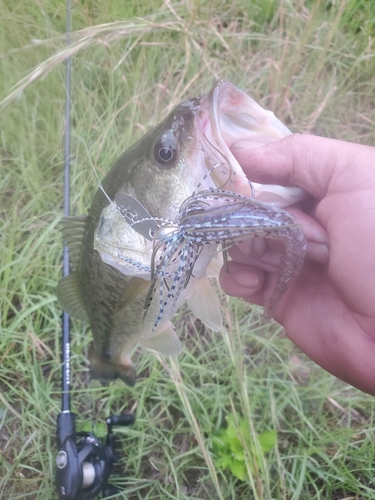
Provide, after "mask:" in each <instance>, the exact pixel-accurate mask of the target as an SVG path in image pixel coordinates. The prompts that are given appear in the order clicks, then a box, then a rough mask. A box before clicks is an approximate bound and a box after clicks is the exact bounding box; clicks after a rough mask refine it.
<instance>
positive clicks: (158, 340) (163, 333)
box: [140, 321, 182, 356]
mask: <svg viewBox="0 0 375 500" xmlns="http://www.w3.org/2000/svg"><path fill="white" fill-rule="evenodd" d="M140 345H141V347H143V349H147V350H148V351H151V352H154V353H156V354H162V355H163V356H178V355H179V354H180V352H181V349H182V344H181V342H180V340H179V339H178V337H177V335H176V332H175V330H174V327H173V325H172V323H171V322H170V321H168V323H167V324H166V326H164V327H163V328H162V329H161V330H158V331H157V332H156V334H155V335H154V336H152V337H150V338H148V339H145V340H142V342H140Z"/></svg>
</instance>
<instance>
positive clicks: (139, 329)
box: [56, 80, 306, 386]
mask: <svg viewBox="0 0 375 500" xmlns="http://www.w3.org/2000/svg"><path fill="white" fill-rule="evenodd" d="M290 133H291V132H290V131H289V129H288V128H287V127H286V126H285V125H283V124H282V123H281V122H280V121H279V120H278V119H277V118H276V117H275V115H274V114H273V113H272V112H271V111H268V110H265V109H263V108H262V107H261V106H260V105H258V104H257V103H256V102H255V101H254V100H253V99H252V98H251V97H250V96H248V95H247V94H245V93H244V92H242V91H241V90H240V89H238V88H237V87H236V86H234V85H233V84H232V83H230V82H228V81H226V80H220V81H219V82H218V83H217V84H215V85H214V87H213V88H212V89H211V91H210V92H208V94H204V95H201V96H199V97H194V98H191V99H188V100H187V101H184V102H183V103H181V104H180V105H179V106H177V107H176V108H175V109H174V110H173V111H172V112H171V113H170V114H169V115H168V116H167V117H166V118H165V119H164V120H163V121H162V122H161V123H160V124H159V125H157V126H156V127H155V128H154V129H152V130H151V131H149V132H148V133H146V134H145V135H144V136H143V137H142V138H141V139H140V140H139V141H138V142H136V143H135V144H134V145H132V146H131V147H130V148H129V149H128V150H127V151H125V152H124V153H123V154H122V155H121V156H120V157H119V159H118V160H117V161H116V162H115V163H114V165H113V166H112V168H111V169H110V171H109V172H108V174H107V175H106V176H105V177H104V179H103V180H102V182H101V185H100V186H99V188H98V190H97V192H96V194H95V196H94V199H93V202H92V204H91V207H90V209H89V211H88V214H87V216H78V217H76V216H73V217H68V218H65V219H64V220H63V222H62V226H63V227H62V233H63V239H64V241H65V244H66V245H67V246H68V247H69V251H70V259H71V264H72V267H73V269H74V270H73V271H72V272H71V273H70V274H69V275H68V276H66V277H64V278H62V280H61V281H60V282H59V284H58V286H57V289H56V295H57V298H58V300H59V303H60V305H61V307H62V308H63V309H64V310H65V311H67V312H68V313H69V314H70V315H71V316H72V317H76V318H78V319H81V320H82V321H86V322H89V324H90V327H91V331H92V335H93V348H92V351H91V354H90V373H91V377H92V378H98V379H101V380H112V379H116V378H120V379H122V380H123V381H124V382H125V383H126V384H127V385H129V386H133V385H134V384H135V382H136V370H135V367H134V365H133V362H132V359H131V355H132V353H133V351H134V350H135V348H136V347H137V346H141V347H142V348H143V349H146V350H149V351H151V352H153V353H158V354H162V355H167V356H176V355H178V354H179V353H180V351H181V349H182V345H181V342H180V340H179V339H178V337H177V334H176V332H175V328H174V326H173V323H172V322H171V318H172V317H173V315H174V314H175V312H176V311H177V310H178V309H179V307H180V306H181V305H182V304H183V303H184V302H185V301H187V304H188V306H189V307H190V309H191V310H192V311H193V313H194V314H195V315H196V316H198V317H199V318H200V319H201V320H202V322H203V323H204V324H205V325H206V326H208V327H209V328H211V329H213V330H214V331H218V330H220V328H221V326H222V317H221V312H220V301H219V299H218V296H217V293H216V291H215V288H214V287H213V285H212V284H211V282H210V280H209V278H210V277H212V276H217V274H218V271H219V270H220V267H221V264H222V261H221V259H220V257H219V254H218V248H219V246H220V245H222V247H221V248H222V249H223V250H224V255H225V256H226V249H227V247H228V246H230V245H232V244H235V243H236V242H238V241H242V240H244V239H246V238H251V237H266V238H274V239H278V240H280V241H281V242H282V243H283V244H284V246H285V248H286V251H285V255H284V258H283V265H282V266H281V267H282V270H281V273H280V277H279V280H278V284H277V287H276V289H275V292H274V294H273V296H272V297H271V300H270V304H269V305H268V311H269V312H271V311H272V308H273V307H274V306H275V305H276V303H277V302H278V300H279V298H280V296H281V295H282V293H284V291H285V289H286V287H287V286H288V283H289V282H290V280H291V279H293V277H294V276H295V275H296V274H298V272H299V270H300V268H301V266H302V263H303V257H304V251H305V247H306V242H305V240H304V235H303V231H302V229H301V228H300V227H299V226H298V225H297V224H296V223H295V221H294V219H293V218H292V217H291V216H290V215H289V214H288V213H287V212H286V211H285V210H283V207H286V206H288V205H291V204H293V203H295V202H296V201H298V200H300V199H302V198H303V197H304V196H305V193H304V192H303V190H301V189H300V188H293V187H292V188H286V187H282V186H273V185H269V186H268V185H260V184H256V183H252V182H249V180H248V179H247V177H246V176H245V174H244V172H243V171H242V168H241V166H240V165H239V164H238V162H237V161H236V159H235V157H234V156H233V154H232V153H231V146H232V145H233V144H234V142H236V141H238V140H242V139H245V140H246V141H247V142H251V143H254V147H257V146H261V145H264V144H267V143H269V142H271V141H275V140H278V139H281V138H283V137H285V136H287V135H289V134H290Z"/></svg>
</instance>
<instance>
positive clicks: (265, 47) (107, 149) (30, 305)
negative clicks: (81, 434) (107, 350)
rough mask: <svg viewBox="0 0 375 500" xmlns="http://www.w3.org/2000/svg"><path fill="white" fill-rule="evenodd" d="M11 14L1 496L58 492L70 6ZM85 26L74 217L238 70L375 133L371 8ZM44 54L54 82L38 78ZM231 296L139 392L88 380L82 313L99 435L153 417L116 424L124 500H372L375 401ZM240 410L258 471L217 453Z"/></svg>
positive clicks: (272, 10)
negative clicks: (223, 462) (131, 151)
mask: <svg viewBox="0 0 375 500" xmlns="http://www.w3.org/2000/svg"><path fill="white" fill-rule="evenodd" d="M0 7H1V8H0V99H3V100H4V99H6V98H7V96H9V95H11V93H12V86H13V85H16V84H17V82H20V81H22V79H24V78H25V80H24V82H25V84H29V83H30V85H28V86H25V88H22V87H15V94H13V99H12V100H10V101H5V103H4V104H7V106H5V105H3V106H2V108H1V109H2V112H1V114H0V133H1V139H0V169H1V174H0V186H1V197H0V221H1V238H0V289H1V293H0V314H1V334H0V361H1V362H0V390H1V393H0V422H1V423H0V451H1V455H0V467H1V473H0V497H1V498H4V499H9V500H16V499H21V498H22V499H25V498H27V499H38V500H49V499H52V498H55V493H54V486H53V475H54V460H55V454H56V448H55V441H54V435H55V426H56V417H57V415H58V413H59V411H60V315H61V311H60V310H59V308H58V306H57V303H56V299H55V296H54V289H55V286H56V283H57V281H58V279H59V277H60V275H61V246H62V243H61V238H60V235H59V231H58V227H57V225H58V221H59V219H60V218H61V214H62V190H63V155H62V143H63V141H62V136H63V120H64V67H63V65H61V64H60V62H61V59H62V58H63V57H64V54H65V53H66V49H65V48H64V37H63V33H64V30H65V4H64V2H63V1H61V0H43V1H42V2H41V1H35V2H26V1H23V0H20V1H18V2H13V1H11V0H0ZM141 18H142V19H141ZM114 21H116V23H115V24H111V23H113V22H114ZM98 25H102V26H101V27H99V28H98ZM73 27H74V30H76V31H77V33H76V34H75V35H74V36H73V42H74V44H76V45H73V47H72V50H75V49H77V50H76V52H75V54H74V58H73V90H72V95H73V110H72V111H73V126H72V152H73V163H72V178H71V186H72V200H71V209H72V213H73V214H82V213H85V212H86V211H87V209H88V207H89V205H90V200H91V199H92V196H93V193H94V191H95V190H96V189H97V181H96V178H95V174H94V170H95V171H96V172H97V173H98V175H99V177H102V176H103V175H104V173H105V172H107V171H108V169H109V167H110V165H111V164H112V162H113V161H114V160H115V159H116V158H117V157H118V156H119V154H120V153H122V152H123V151H124V150H125V149H126V148H127V147H128V146H129V145H130V144H131V143H133V142H134V141H135V140H136V139H138V138H139V137H140V136H141V135H142V134H143V133H144V131H145V130H148V129H150V128H151V127H152V126H154V125H155V124H157V123H158V122H159V121H160V119H161V118H162V117H164V116H165V115H166V114H167V113H168V112H169V110H170V109H171V108H172V107H173V106H174V105H175V104H177V103H178V102H180V101H182V100H183V99H185V98H187V97H191V96H193V95H195V94H198V93H201V92H205V91H207V90H208V89H209V88H210V86H211V85H212V83H213V82H214V81H215V80H216V79H217V78H227V79H229V80H231V81H233V83H235V84H236V85H237V86H239V87H240V88H242V89H243V90H245V91H246V92H248V93H249V94H250V95H251V96H252V97H253V98H255V99H256V100H257V101H258V102H259V103H260V104H262V105H263V106H265V107H267V108H271V109H272V110H273V111H274V112H275V113H276V115H277V116H278V117H279V118H280V119H281V120H282V121H283V122H284V123H286V124H287V125H288V126H289V127H290V128H291V129H292V130H293V131H300V132H312V133H316V134H320V135H324V136H329V137H336V138H341V139H345V140H350V141H355V142H360V143H363V144H372V145H374V144H375V127H374V125H375V106H374V97H373V96H374V86H375V80H374V74H375V52H374V43H375V42H374V29H375V7H374V4H373V2H372V1H370V0H368V1H365V0H362V1H361V0H346V1H342V2H325V1H320V2H319V1H312V0H310V1H308V0H305V1H300V0H282V1H280V2H272V1H260V0H233V1H231V2H225V1H224V0H223V1H220V0H206V1H204V0H196V1H194V2H187V1H182V2H172V1H167V0H166V1H165V2H161V1H156V0H147V1H146V0H143V1H134V2H130V1H129V2H128V1H127V2H123V1H119V0H114V1H112V2H107V1H104V0H95V1H94V0H80V1H75V2H74V3H73ZM80 30H83V31H80ZM83 37H87V38H83ZM82 40H87V42H85V43H87V45H86V46H85V47H82V48H81V50H78V49H79V46H80V44H82V43H83V42H82ZM55 54H60V56H59V58H56V57H55ZM49 58H50V59H49ZM57 59H58V61H59V64H55V61H56V60H57ZM47 60H49V62H48V64H50V68H49V67H48V66H47V67H46V66H42V68H47V69H48V68H49V69H50V71H49V72H48V74H46V75H44V77H43V78H42V77H39V78H33V76H32V73H31V72H32V71H33V70H34V69H35V68H36V67H37V65H38V64H42V63H43V62H44V61H47ZM30 75H31V76H30ZM32 80H33V81H32ZM3 102H4V101H3ZM93 167H94V168H93ZM222 308H223V313H224V315H225V318H226V321H225V323H226V326H225V328H224V329H223V332H222V333H221V334H213V333H212V332H210V331H208V330H205V329H204V328H203V326H202V325H201V324H200V323H199V321H197V320H196V319H194V318H193V317H192V316H191V315H190V314H189V312H188V311H187V310H182V311H180V313H179V315H178V316H177V318H176V319H175V320H174V322H175V324H176V326H177V330H178V332H179V336H180V338H181V339H182V340H183V341H184V345H185V348H184V351H183V353H182V354H181V356H180V357H179V358H178V359H176V360H173V361H172V360H169V359H161V358H160V359H159V358H155V357H153V356H152V355H150V354H147V353H141V354H139V356H137V357H138V359H137V360H136V362H137V367H138V372H139V373H140V378H139V381H138V383H137V385H136V386H135V387H134V388H132V389H130V388H128V387H126V386H125V385H124V384H122V383H121V382H119V381H117V382H114V383H113V384H111V385H110V386H109V387H102V386H100V385H99V384H96V383H93V382H91V383H88V375H87V361H86V355H87V349H88V346H89V343H90V332H89V330H88V328H87V327H86V326H85V325H82V324H81V323H79V322H74V324H73V328H72V353H73V356H72V369H73V394H72V402H73V409H74V411H75V412H76V413H77V414H78V416H79V417H78V425H79V427H80V428H85V429H86V430H88V429H90V428H95V429H96V430H97V431H99V432H100V431H102V430H103V425H102V424H103V422H104V419H105V417H106V416H108V415H109V414H117V413H120V412H124V411H129V410H130V409H132V408H134V407H136V411H137V422H136V424H135V425H134V426H133V427H131V428H125V429H119V430H117V431H116V433H117V437H118V440H117V442H118V445H119V447H120V448H121V453H120V455H121V456H122V462H121V463H120V464H119V466H118V468H117V475H116V476H115V477H114V481H115V483H116V484H117V485H118V486H119V487H120V488H121V491H122V493H120V494H119V495H118V497H117V498H128V499H130V500H135V499H138V498H139V499H141V498H142V499H181V500H188V499H189V500H193V499H246V500H248V499H256V500H270V499H280V500H298V499H304V500H305V499H306V500H310V499H311V500H312V499H322V500H327V499H330V500H344V499H346V500H348V499H353V500H354V499H356V500H359V499H372V498H375V491H374V480H373V470H372V463H373V460H374V429H375V420H374V409H375V403H374V400H373V398H371V397H370V396H367V395H365V394H362V393H361V392H359V391H357V390H355V389H353V388H352V387H350V386H348V385H345V384H344V383H342V382H340V381H338V380H336V379H335V378H334V377H332V376H330V375H329V374H327V373H325V372H324V371H323V370H321V369H320V368H319V367H317V366H315V365H314V364H313V363H312V362H311V361H309V360H308V359H307V358H306V357H305V356H304V355H303V354H301V353H300V352H299V351H298V349H297V348H295V347H294V346H293V345H291V343H290V342H289V341H288V340H286V339H285V338H284V337H283V335H282V330H281V329H280V328H278V327H277V325H271V326H269V327H268V328H262V327H260V326H259V325H258V323H257V314H258V313H257V310H256V309H254V310H253V309H251V307H250V306H249V305H248V304H245V303H242V302H240V301H236V300H233V299H228V298H226V297H222ZM228 416H230V418H231V422H233V425H234V427H236V428H237V430H238V440H239V441H240V442H241V444H242V448H243V461H244V463H245V466H246V475H245V479H244V481H240V480H239V479H237V478H236V477H235V476H234V475H233V474H232V473H231V472H230V470H228V469H225V468H222V467H220V462H219V457H218V456H216V455H215V453H214V450H215V446H214V438H215V436H216V435H217V433H218V432H219V431H220V429H222V428H224V427H225V426H226V425H227V421H226V417H228ZM243 422H247V424H248V428H247V429H246V430H244V428H243V426H244V424H243ZM268 431H275V432H276V434H277V445H276V446H275V447H274V448H273V449H271V450H270V451H264V450H263V448H262V446H261V444H260V436H261V435H262V434H263V433H265V432H268Z"/></svg>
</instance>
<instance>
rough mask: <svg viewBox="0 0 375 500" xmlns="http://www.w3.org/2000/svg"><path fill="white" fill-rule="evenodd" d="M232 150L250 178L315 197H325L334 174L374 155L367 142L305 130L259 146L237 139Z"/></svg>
mask: <svg viewBox="0 0 375 500" xmlns="http://www.w3.org/2000/svg"><path fill="white" fill-rule="evenodd" d="M231 151H232V153H233V155H234V156H235V157H236V159H237V161H238V162H239V163H240V165H241V167H242V168H243V170H244V172H245V174H246V176H247V177H248V178H249V180H250V181H253V182H259V183H261V184H279V185H283V186H297V187H301V188H303V189H304V190H305V191H307V192H308V193H309V194H311V195H312V196H313V197H314V198H317V199H322V198H324V196H325V195H326V193H327V190H328V188H329V185H330V182H331V180H332V177H333V176H334V175H335V174H339V173H340V172H342V171H344V170H346V169H348V168H352V167H353V166H355V165H358V164H359V163H363V160H364V157H368V158H369V159H370V158H371V157H372V158H373V155H374V151H373V148H370V147H369V146H360V145H357V144H355V145H354V144H352V143H350V142H344V141H338V140H335V139H326V138H324V137H318V136H313V135H304V134H292V135H289V136H287V137H285V138H284V139H281V140H279V141H276V142H271V143H269V144H267V145H265V146H262V147H259V148H254V144H252V143H250V142H249V141H247V140H240V141H237V142H236V143H234V144H233V145H232V147H231Z"/></svg>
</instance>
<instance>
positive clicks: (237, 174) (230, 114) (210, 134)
mask: <svg viewBox="0 0 375 500" xmlns="http://www.w3.org/2000/svg"><path fill="white" fill-rule="evenodd" d="M201 108H202V112H201V117H200V123H199V125H198V129H199V130H201V131H202V133H203V134H204V137H205V139H206V141H208V142H209V143H210V145H211V148H210V151H209V152H207V154H209V155H210V156H211V158H216V160H217V161H218V162H220V157H221V162H223V158H225V161H226V162H227V164H228V166H229V168H230V182H229V183H228V171H226V172H225V171H223V169H217V170H215V172H213V173H212V174H211V177H212V178H213V179H214V182H215V185H216V187H217V188H218V189H222V188H223V187H224V188H225V189H228V190H230V191H235V192H236V193H240V194H243V195H245V196H253V197H255V199H257V200H259V201H263V202H265V203H272V204H273V205H276V206H278V207H286V206H289V205H292V204H293V203H296V202H297V201H299V200H301V199H303V198H304V197H305V192H304V191H303V190H302V189H301V188H297V187H284V186H275V185H262V184H258V183H254V182H251V184H250V185H249V180H248V178H247V177H246V176H245V174H244V173H243V170H242V168H241V166H240V165H239V163H238V162H237V160H236V158H235V157H234V156H233V154H232V152H231V147H232V146H233V144H234V143H236V142H239V141H246V147H249V148H250V147H254V148H256V147H260V146H264V145H266V144H268V143H270V142H274V141H277V140H280V139H282V138H284V137H286V136H287V135H290V134H291V131H290V130H289V129H288V128H287V127H286V126H285V125H283V123H281V121H280V120H278V119H277V118H276V117H275V115H274V114H273V112H272V111H269V110H265V109H263V108H262V107H261V106H260V105H259V104H258V103H257V102H255V101H254V99H252V98H251V97H250V96H248V95H247V94H245V93H244V92H242V91H241V90H240V89H238V88H237V87H235V86H234V85H233V84H232V83H230V82H228V81H226V80H220V81H219V82H218V83H217V85H215V86H214V87H213V88H212V90H211V91H210V92H209V93H208V94H207V96H205V99H202V100H201ZM212 145H214V146H215V148H216V153H215V148H213V147H212ZM250 181H251V179H250Z"/></svg>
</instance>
